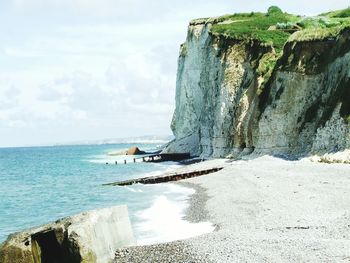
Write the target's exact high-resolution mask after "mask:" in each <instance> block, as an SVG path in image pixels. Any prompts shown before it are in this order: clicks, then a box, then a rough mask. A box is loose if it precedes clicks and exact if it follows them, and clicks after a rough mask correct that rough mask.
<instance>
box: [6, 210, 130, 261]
mask: <svg viewBox="0 0 350 263" xmlns="http://www.w3.org/2000/svg"><path fill="white" fill-rule="evenodd" d="M130 245H135V240H134V237H133V233H132V229H131V225H130V221H129V216H128V211H127V207H126V206H116V207H112V208H106V209H101V210H94V211H90V212H86V213H82V214H79V215H76V216H72V217H68V218H64V219H62V220H59V221H57V222H55V223H53V224H49V225H45V226H42V227H40V228H36V229H31V230H28V231H24V232H21V233H17V234H13V235H10V236H9V238H8V239H7V241H5V243H4V244H2V246H1V248H0V262H1V263H14V262H16V263H17V262H18V263H67V262H71V263H75V262H77V263H78V262H84V263H95V262H96V263H98V262H101V263H105V262H109V261H111V260H112V259H113V257H114V252H115V250H116V249H117V248H121V247H124V246H130Z"/></svg>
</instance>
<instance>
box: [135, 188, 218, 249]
mask: <svg viewBox="0 0 350 263" xmlns="http://www.w3.org/2000/svg"><path fill="white" fill-rule="evenodd" d="M170 192H171V193H173V194H178V197H177V198H176V199H175V200H171V199H170V198H169V197H167V196H166V194H169V193H170ZM193 193H194V190H193V189H190V188H185V187H180V186H176V185H173V184H169V192H168V193H164V195H159V196H158V197H157V198H156V199H155V200H154V202H153V204H152V206H151V207H150V208H148V209H146V210H143V211H141V212H139V213H138V214H137V217H138V219H139V222H138V223H136V224H135V230H136V233H137V236H138V240H137V243H138V244H139V245H150V244H155V243H163V242H170V241H174V240H181V239H186V238H190V237H194V236H198V235H201V234H205V233H209V232H212V231H213V230H214V226H213V225H212V224H211V223H210V222H201V223H190V222H188V221H185V220H184V219H183V218H184V215H185V211H186V209H187V208H188V206H189V204H188V202H186V200H187V199H188V197H189V196H190V195H192V194H193Z"/></svg>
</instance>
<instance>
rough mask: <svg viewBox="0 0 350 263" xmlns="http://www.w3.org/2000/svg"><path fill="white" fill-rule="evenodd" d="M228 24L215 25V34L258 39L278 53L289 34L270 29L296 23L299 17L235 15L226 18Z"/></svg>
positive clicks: (257, 14) (272, 14)
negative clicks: (279, 24) (268, 44)
mask: <svg viewBox="0 0 350 263" xmlns="http://www.w3.org/2000/svg"><path fill="white" fill-rule="evenodd" d="M225 19H226V23H225V22H222V23H219V24H215V25H213V27H212V29H211V31H212V32H213V33H214V34H219V35H227V36H229V37H232V38H235V39H240V40H245V39H257V40H260V41H261V42H263V43H270V44H272V45H273V46H274V48H275V49H276V51H280V50H281V49H282V47H283V45H284V43H285V42H286V41H287V39H288V38H289V36H290V33H289V32H285V31H282V30H271V31H269V30H268V29H269V28H270V27H271V26H274V25H276V24H277V23H287V22H290V21H296V20H297V17H296V16H293V15H289V14H286V13H283V12H272V13H266V14H265V13H250V14H234V15H232V16H225Z"/></svg>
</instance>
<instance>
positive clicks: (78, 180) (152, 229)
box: [0, 143, 213, 245]
mask: <svg viewBox="0 0 350 263" xmlns="http://www.w3.org/2000/svg"><path fill="white" fill-rule="evenodd" d="M132 146H135V145H134V144H127V143H123V144H106V145H74V146H49V147H23V148H0V243H1V242H3V241H5V240H6V238H7V236H8V235H9V234H11V233H14V232H18V231H21V230H24V229H27V228H32V227H36V226H40V225H42V224H47V223H50V222H53V221H55V220H57V219H60V218H63V217H66V216H70V215H74V214H78V213H81V212H84V211H89V210H95V209H99V208H106V207H111V206H116V205H124V204H126V205H127V206H128V210H129V215H130V221H131V223H132V228H133V231H134V235H135V238H136V240H137V243H138V244H140V245H144V244H153V243H162V242H168V241H172V240H178V239H183V238H188V237H191V236H195V235H199V234H202V233H206V232H210V231H212V230H213V226H212V225H211V223H210V222H202V223H190V222H187V221H185V220H184V219H183V218H184V215H185V211H186V209H187V208H188V206H189V203H188V200H189V198H190V197H191V195H192V194H194V192H195V191H194V190H193V189H191V188H187V187H182V186H179V185H178V184H174V183H166V184H157V185H141V184H137V185H133V186H124V187H120V186H105V185H104V184H108V183H112V182H116V181H122V180H128V179H133V178H139V177H144V176H151V175H158V174H162V173H164V172H168V171H172V170H174V169H176V168H178V167H179V166H180V165H179V164H178V163H173V162H164V163H144V162H136V163H133V157H131V156H125V155H118V154H116V153H119V152H124V151H126V150H127V149H128V148H130V147H132ZM137 146H138V147H139V148H140V149H142V150H146V151H154V150H157V149H158V147H159V145H157V144H153V143H149V144H138V145H137ZM125 159H126V160H127V164H124V163H123V161H124V160H125ZM116 161H117V163H118V164H117V165H116V164H115V162H116Z"/></svg>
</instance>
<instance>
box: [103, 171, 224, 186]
mask: <svg viewBox="0 0 350 263" xmlns="http://www.w3.org/2000/svg"><path fill="white" fill-rule="evenodd" d="M222 169H223V167H216V168H211V169H206V170H200V171H192V172H184V173H173V174H168V175H159V176H149V177H143V178H137V179H131V180H126V181H120V182H115V183H109V184H104V186H126V185H133V184H159V183H166V182H172V181H179V180H183V179H188V178H192V177H197V176H201V175H205V174H210V173H215V172H218V171H220V170H222Z"/></svg>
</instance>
